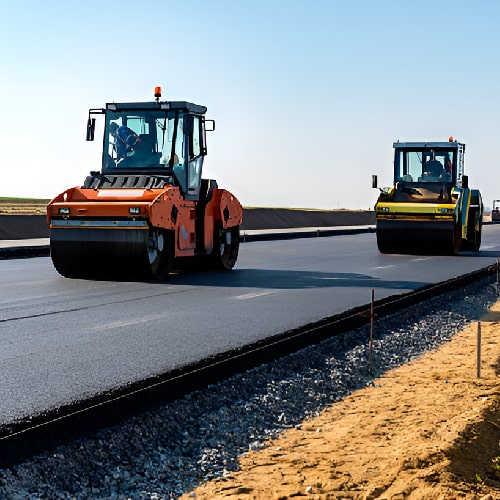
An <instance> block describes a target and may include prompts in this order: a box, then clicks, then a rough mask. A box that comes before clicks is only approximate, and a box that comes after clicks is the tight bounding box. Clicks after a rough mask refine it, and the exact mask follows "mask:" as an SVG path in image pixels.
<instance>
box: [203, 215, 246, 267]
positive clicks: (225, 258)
mask: <svg viewBox="0 0 500 500" xmlns="http://www.w3.org/2000/svg"><path fill="white" fill-rule="evenodd" d="M239 248H240V226H233V227H228V228H227V229H224V228H223V227H222V225H221V223H220V222H219V223H217V224H216V225H215V228H214V247H213V250H212V253H211V254H210V267H211V268H212V269H218V270H222V271H230V270H231V269H232V268H233V267H234V265H235V264H236V261H237V260H238V252H239Z"/></svg>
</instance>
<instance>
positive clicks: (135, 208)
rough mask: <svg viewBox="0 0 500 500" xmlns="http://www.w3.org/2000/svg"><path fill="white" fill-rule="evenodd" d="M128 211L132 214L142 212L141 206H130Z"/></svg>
mask: <svg viewBox="0 0 500 500" xmlns="http://www.w3.org/2000/svg"><path fill="white" fill-rule="evenodd" d="M128 211H129V213H130V215H139V212H140V210H139V207H130V208H129V209H128Z"/></svg>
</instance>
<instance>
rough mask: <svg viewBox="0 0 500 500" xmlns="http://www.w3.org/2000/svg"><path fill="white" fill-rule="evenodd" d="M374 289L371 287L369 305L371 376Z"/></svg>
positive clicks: (371, 363)
mask: <svg viewBox="0 0 500 500" xmlns="http://www.w3.org/2000/svg"><path fill="white" fill-rule="evenodd" d="M374 298H375V289H373V288H372V302H371V305H370V375H371V376H373V316H374V315H373V310H374V305H373V302H374Z"/></svg>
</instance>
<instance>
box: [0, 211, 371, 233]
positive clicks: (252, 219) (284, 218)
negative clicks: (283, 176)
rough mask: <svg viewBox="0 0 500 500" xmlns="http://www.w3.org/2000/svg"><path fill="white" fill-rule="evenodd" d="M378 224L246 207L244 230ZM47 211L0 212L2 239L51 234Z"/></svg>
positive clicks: (343, 214) (342, 215) (367, 217)
mask: <svg viewBox="0 0 500 500" xmlns="http://www.w3.org/2000/svg"><path fill="white" fill-rule="evenodd" d="M373 224H375V214H374V212H369V211H362V210H359V211H350V210H303V209H287V208H245V209H243V223H242V224H241V230H243V231H250V230H259V229H289V228H298V227H311V228H319V227H332V226H367V225H373ZM48 237H49V230H48V228H47V222H46V218H45V215H0V240H23V239H32V238H48Z"/></svg>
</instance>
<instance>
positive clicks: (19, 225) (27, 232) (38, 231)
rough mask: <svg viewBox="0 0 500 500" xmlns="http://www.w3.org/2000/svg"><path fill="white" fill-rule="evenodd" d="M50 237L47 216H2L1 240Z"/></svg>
mask: <svg viewBox="0 0 500 500" xmlns="http://www.w3.org/2000/svg"><path fill="white" fill-rule="evenodd" d="M48 237H49V228H48V227H47V219H46V217H45V215H0V240H25V239H32V238H48Z"/></svg>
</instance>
